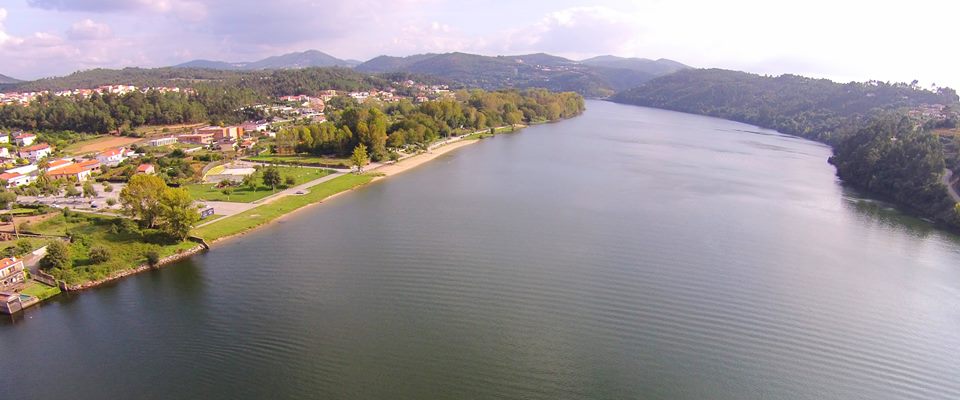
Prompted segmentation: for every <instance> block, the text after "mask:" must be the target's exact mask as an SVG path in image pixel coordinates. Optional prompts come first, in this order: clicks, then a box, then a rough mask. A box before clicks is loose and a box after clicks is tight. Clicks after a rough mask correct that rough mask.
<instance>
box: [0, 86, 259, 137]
mask: <svg viewBox="0 0 960 400" xmlns="http://www.w3.org/2000/svg"><path fill="white" fill-rule="evenodd" d="M260 98H261V96H258V95H257V94H256V93H255V92H253V91H251V90H249V89H240V88H228V87H218V86H200V87H198V88H197V89H196V91H195V93H193V94H187V93H174V92H167V93H160V92H159V91H156V90H151V91H148V92H146V93H142V92H130V93H126V94H122V95H117V94H110V93H107V94H103V95H100V94H94V95H92V96H90V97H86V98H85V97H83V96H76V97H68V96H55V95H52V94H45V95H42V96H40V97H39V98H38V99H37V100H36V101H33V102H31V103H30V104H29V105H27V106H20V105H5V106H2V107H0V127H6V128H20V129H26V130H39V131H44V132H51V131H77V132H85V133H105V132H115V131H120V132H124V133H128V132H131V131H132V129H133V128H136V127H138V126H141V125H168V124H180V123H194V122H204V121H223V122H238V121H239V119H241V117H242V114H241V113H238V112H237V110H238V109H241V108H242V107H244V106H247V105H250V104H253V103H255V102H257V101H258V100H259V99H260Z"/></svg>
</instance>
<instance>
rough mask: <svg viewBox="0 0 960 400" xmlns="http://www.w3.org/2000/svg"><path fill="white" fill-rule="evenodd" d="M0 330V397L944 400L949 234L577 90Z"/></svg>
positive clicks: (675, 123) (825, 180) (789, 149)
mask: <svg viewBox="0 0 960 400" xmlns="http://www.w3.org/2000/svg"><path fill="white" fill-rule="evenodd" d="M587 106H588V110H587V112H586V113H585V114H584V115H583V116H581V117H578V118H575V119H572V120H568V121H563V122H559V123H555V124H548V125H540V126H535V127H531V128H528V129H525V130H523V131H522V132H519V133H516V134H508V135H503V136H498V137H496V138H493V139H486V140H483V141H482V142H481V143H478V144H475V145H472V146H468V147H465V148H463V149H460V150H457V151H455V152H452V153H450V154H447V155H444V156H442V157H440V158H438V159H437V160H435V161H433V162H431V163H429V164H426V165H424V166H422V167H419V168H417V169H414V170H411V171H409V172H406V173H403V174H401V175H398V176H396V177H391V178H389V179H385V180H383V181H380V182H377V183H375V184H372V185H369V186H367V187H364V188H361V189H359V190H357V191H355V192H352V193H348V194H345V195H342V196H338V197H337V198H335V199H332V200H330V201H328V202H327V203H326V204H324V205H322V206H314V207H310V208H307V209H305V210H302V211H300V212H298V213H296V214H294V215H292V216H291V217H290V218H287V219H286V220H284V221H282V222H280V223H275V224H272V225H270V226H268V227H266V228H263V229H261V230H258V231H255V232H253V233H251V234H249V235H246V236H242V237H240V238H237V239H234V240H231V241H229V242H227V243H225V244H222V245H218V246H216V247H215V248H214V249H213V250H211V251H209V252H208V253H205V254H203V255H200V256H197V257H194V258H193V259H191V260H189V261H186V262H182V263H180V264H177V265H173V266H170V267H168V268H164V269H162V270H159V271H152V272H149V273H145V274H141V275H138V276H136V277H132V278H128V279H125V280H123V281H121V282H119V283H116V284H114V285H110V286H108V287H103V288H99V289H95V290H91V291H88V292H84V293H81V294H76V295H62V296H60V298H59V299H58V300H55V301H52V302H50V303H48V304H44V305H42V306H40V307H37V308H35V309H31V310H28V311H27V312H25V313H24V314H23V315H21V316H19V317H15V318H3V319H2V320H0V364H2V365H3V366H4V368H3V373H0V397H2V398H4V399H11V400H12V399H53V398H70V399H190V398H195V399H241V398H260V399H287V398H299V399H314V398H316V399H490V398H503V399H627V398H630V399H697V400H703V399H730V400H749V399H864V400H867V399H869V400H877V399H958V398H960V240H958V239H957V237H955V236H953V235H950V234H946V233H943V232H941V231H938V230H935V229H933V228H931V227H930V226H929V225H928V224H926V223H924V222H921V221H918V220H915V219H912V218H907V217H904V216H901V215H899V214H898V213H897V212H895V211H893V210H892V209H891V208H890V207H889V206H887V205H885V204H883V203H879V202H875V201H869V200H866V199H864V198H863V197H861V196H860V195H858V194H857V193H855V192H852V191H850V190H848V189H845V188H844V187H843V186H841V184H840V183H839V182H838V181H837V179H836V178H835V177H834V170H833V168H832V167H831V166H830V165H828V164H827V162H826V160H827V157H828V156H829V154H830V150H829V148H827V147H825V146H823V145H821V144H818V143H814V142H810V141H806V140H802V139H798V138H794V137H790V136H785V135H781V134H778V133H776V132H772V131H767V130H762V129H758V128H755V127H751V126H749V125H744V124H740V123H735V122H729V121H724V120H719V119H712V118H706V117H700V116H694V115H687V114H680V113H675V112H669V111H662V110H655V109H647V108H640V107H632V106H624V105H617V104H612V103H606V102H598V101H590V102H588V104H587Z"/></svg>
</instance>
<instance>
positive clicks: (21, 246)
mask: <svg viewBox="0 0 960 400" xmlns="http://www.w3.org/2000/svg"><path fill="white" fill-rule="evenodd" d="M31 251H33V245H32V244H30V242H29V241H26V240H23V239H21V240H18V241H17V245H16V246H14V247H13V255H15V256H18V257H19V256H22V255H24V254H27V253H29V252H31Z"/></svg>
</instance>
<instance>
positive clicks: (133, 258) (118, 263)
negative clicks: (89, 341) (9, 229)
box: [31, 212, 196, 284]
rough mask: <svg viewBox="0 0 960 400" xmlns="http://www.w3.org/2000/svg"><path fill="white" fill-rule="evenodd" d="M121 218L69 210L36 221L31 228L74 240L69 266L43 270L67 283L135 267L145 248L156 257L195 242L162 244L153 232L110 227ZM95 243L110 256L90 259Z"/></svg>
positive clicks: (140, 261)
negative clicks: (70, 236) (103, 258)
mask: <svg viewBox="0 0 960 400" xmlns="http://www.w3.org/2000/svg"><path fill="white" fill-rule="evenodd" d="M121 220H122V219H121V218H114V217H107V216H102V215H95V214H83V213H78V212H73V213H72V214H71V215H70V216H69V217H64V216H63V215H58V216H56V217H54V218H51V219H49V220H46V221H44V222H41V223H38V224H36V225H34V226H32V227H31V230H33V231H34V232H37V233H43V234H48V235H65V234H67V233H72V234H73V236H74V240H73V243H71V244H70V256H71V260H72V266H70V267H67V268H64V269H59V268H53V269H51V270H49V271H47V272H49V273H50V274H51V275H53V276H54V277H56V278H57V279H62V280H65V281H67V282H68V283H71V284H76V283H82V282H87V281H92V280H97V279H103V278H105V277H107V276H109V275H110V274H112V273H114V272H117V271H122V270H127V269H133V268H136V267H138V266H140V264H142V263H144V262H146V253H147V252H149V251H156V252H157V253H158V254H159V255H160V257H166V256H170V255H173V254H175V253H177V252H180V251H184V250H187V249H190V248H192V247H194V246H196V243H193V242H180V243H173V244H164V243H162V242H161V241H159V240H158V237H157V236H158V235H156V234H154V233H150V232H147V233H145V234H141V233H139V232H128V231H124V230H122V229H114V228H113V226H114V225H115V224H116V223H118V222H119V221H121ZM95 246H102V247H104V248H106V249H107V250H108V251H109V252H110V254H111V257H110V259H109V260H107V261H106V262H103V263H99V264H96V263H93V262H92V261H91V260H90V258H89V252H90V249H91V248H92V247H95Z"/></svg>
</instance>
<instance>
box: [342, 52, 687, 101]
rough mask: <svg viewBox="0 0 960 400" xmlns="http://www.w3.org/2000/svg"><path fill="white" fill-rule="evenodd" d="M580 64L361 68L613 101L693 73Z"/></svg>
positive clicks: (442, 57) (534, 59)
mask: <svg viewBox="0 0 960 400" xmlns="http://www.w3.org/2000/svg"><path fill="white" fill-rule="evenodd" d="M588 61H590V63H588V62H578V61H574V60H570V59H567V58H563V57H558V56H553V55H549V54H544V53H536V54H525V55H515V56H483V55H477V54H468V53H445V54H417V55H412V56H407V57H391V56H380V57H376V58H374V59H371V60H370V61H367V62H365V63H362V64H360V65H358V66H356V67H355V69H356V70H357V71H361V72H368V73H384V72H406V73H415V74H424V75H433V76H436V77H439V78H443V79H447V80H450V81H454V82H457V83H461V84H463V85H465V86H471V87H480V88H484V89H496V88H502V87H518V88H524V87H545V88H547V89H551V90H570V91H575V92H578V93H581V94H584V95H586V96H597V97H601V96H609V95H611V94H613V93H615V92H618V91H621V90H626V89H629V88H632V87H634V86H637V85H639V84H641V83H643V82H646V81H648V80H650V79H653V78H656V77H658V76H662V75H666V74H669V73H672V72H674V71H677V70H680V69H686V68H690V67H688V66H686V65H683V64H681V63H678V62H675V61H671V60H664V59H661V60H656V61H653V60H646V59H628V58H620V57H613V56H603V57H598V58H595V59H591V60H588Z"/></svg>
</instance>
